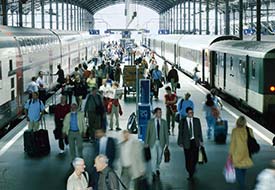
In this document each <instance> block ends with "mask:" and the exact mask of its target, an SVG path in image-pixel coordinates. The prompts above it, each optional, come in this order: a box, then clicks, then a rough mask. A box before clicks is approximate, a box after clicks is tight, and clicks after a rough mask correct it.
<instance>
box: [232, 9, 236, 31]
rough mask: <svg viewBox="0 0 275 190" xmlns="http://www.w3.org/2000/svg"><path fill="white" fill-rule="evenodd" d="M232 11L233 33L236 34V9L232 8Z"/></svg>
mask: <svg viewBox="0 0 275 190" xmlns="http://www.w3.org/2000/svg"><path fill="white" fill-rule="evenodd" d="M232 12H233V35H235V34H236V11H235V9H234V8H233V10H232Z"/></svg>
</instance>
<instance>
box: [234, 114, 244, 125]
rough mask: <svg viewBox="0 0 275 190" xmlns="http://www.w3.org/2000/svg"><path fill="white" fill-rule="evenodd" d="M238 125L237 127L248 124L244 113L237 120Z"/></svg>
mask: <svg viewBox="0 0 275 190" xmlns="http://www.w3.org/2000/svg"><path fill="white" fill-rule="evenodd" d="M236 126H237V127H245V126H246V119H245V117H244V116H243V115H241V116H240V117H239V118H238V119H237V121H236Z"/></svg>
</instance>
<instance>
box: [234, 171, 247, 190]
mask: <svg viewBox="0 0 275 190" xmlns="http://www.w3.org/2000/svg"><path fill="white" fill-rule="evenodd" d="M246 170H247V169H240V168H235V172H236V180H237V182H238V184H239V186H240V189H242V190H245V174H246Z"/></svg>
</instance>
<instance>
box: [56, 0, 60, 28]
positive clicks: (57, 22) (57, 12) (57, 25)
mask: <svg viewBox="0 0 275 190" xmlns="http://www.w3.org/2000/svg"><path fill="white" fill-rule="evenodd" d="M55 12H56V17H55V20H56V30H58V29H59V18H58V17H59V16H58V15H59V10H58V1H55Z"/></svg>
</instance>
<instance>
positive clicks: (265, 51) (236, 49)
mask: <svg viewBox="0 0 275 190" xmlns="http://www.w3.org/2000/svg"><path fill="white" fill-rule="evenodd" d="M209 49H210V50H212V51H217V52H223V53H228V54H234V55H243V56H247V55H248V56H251V57H258V58H271V57H273V58H274V57H275V42H268V41H264V42H263V41H243V40H240V41H235V40H228V41H221V42H217V43H214V44H212V45H211V46H210V48H209Z"/></svg>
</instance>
